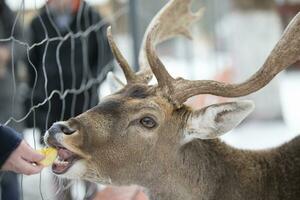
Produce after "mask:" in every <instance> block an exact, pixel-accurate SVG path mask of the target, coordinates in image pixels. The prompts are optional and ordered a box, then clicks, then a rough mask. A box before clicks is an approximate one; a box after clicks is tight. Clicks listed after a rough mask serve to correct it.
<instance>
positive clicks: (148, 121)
mask: <svg viewBox="0 0 300 200" xmlns="http://www.w3.org/2000/svg"><path fill="white" fill-rule="evenodd" d="M140 123H141V124H142V125H143V126H144V127H146V128H154V127H155V126H156V122H155V121H154V119H152V118H151V117H144V118H142V119H141V121H140Z"/></svg>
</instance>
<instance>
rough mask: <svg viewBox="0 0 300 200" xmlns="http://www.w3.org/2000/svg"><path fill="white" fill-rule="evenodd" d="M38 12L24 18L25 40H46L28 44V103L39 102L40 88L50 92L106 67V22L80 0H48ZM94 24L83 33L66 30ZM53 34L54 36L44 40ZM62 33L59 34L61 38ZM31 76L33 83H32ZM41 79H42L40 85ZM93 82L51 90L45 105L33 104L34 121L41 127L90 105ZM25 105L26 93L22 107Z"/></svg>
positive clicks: (30, 122) (93, 96) (109, 57)
mask: <svg viewBox="0 0 300 200" xmlns="http://www.w3.org/2000/svg"><path fill="white" fill-rule="evenodd" d="M39 16H40V17H39ZM39 16H37V17H35V18H34V19H33V20H32V22H31V24H30V31H29V33H30V44H31V45H33V44H37V43H40V42H42V41H43V40H45V39H47V41H44V42H42V43H41V44H39V45H37V46H35V47H34V48H32V49H31V50H30V62H28V70H29V86H30V88H31V89H32V90H33V89H34V93H33V105H36V104H38V103H41V102H43V101H44V100H45V99H46V96H47V95H46V93H47V94H48V95H50V94H51V92H52V91H54V90H58V91H60V92H64V91H65V90H67V89H79V88H80V87H81V86H84V85H85V84H86V83H87V82H88V80H90V79H92V78H97V76H98V75H100V74H105V73H107V71H104V69H107V68H105V67H106V65H107V64H108V63H110V61H111V60H112V54H111V51H110V47H109V44H108V41H107V38H106V29H107V24H106V23H105V22H104V21H103V20H102V18H101V16H100V15H99V13H98V12H97V11H95V10H94V9H93V8H92V7H91V6H89V5H88V4H87V3H86V2H84V1H81V0H49V1H48V2H47V4H46V5H45V6H44V7H42V8H41V9H40V11H39ZM96 24H98V25H99V27H98V28H96V29H94V30H93V31H91V32H89V33H88V34H87V35H82V34H81V35H79V36H78V35H77V36H74V35H72V36H70V35H68V34H77V33H78V32H84V31H86V30H87V29H89V28H91V27H92V26H94V25H96ZM67 35H68V36H67ZM57 37H59V38H60V39H57V40H53V41H49V39H51V38H57ZM63 37H65V38H64V39H63V40H61V39H62V38H63ZM48 38H49V39H48ZM109 66H110V65H109ZM34 68H35V69H36V72H37V75H35V70H34ZM45 76H46V77H45ZM104 77H105V76H104ZM35 78H36V79H37V84H36V87H35V88H34V82H35ZM46 80H47V81H48V82H47V87H46V89H45V84H46ZM98 86H99V83H97V84H94V85H93V87H91V88H87V89H85V88H84V89H83V90H82V92H81V93H79V94H75V95H74V94H68V95H67V96H66V97H65V98H64V99H60V97H59V95H57V94H55V95H54V96H53V98H51V99H50V101H49V102H50V103H49V104H50V106H49V105H48V102H47V103H46V104H45V105H43V106H41V107H39V108H38V109H36V118H35V121H36V124H35V127H36V128H38V129H40V131H41V132H42V133H44V132H45V131H46V130H47V129H48V128H49V127H50V126H51V125H52V123H54V122H56V121H60V120H66V119H69V118H70V117H73V116H76V115H78V114H80V113H82V112H84V111H85V110H87V109H89V108H91V107H93V106H95V105H96V104H97V103H98V95H97V89H98ZM31 106H32V105H31V95H30V94H29V95H28V99H27V101H26V107H27V110H29V109H30V108H31ZM48 111H49V113H48ZM31 117H32V115H31ZM48 117H49V118H48ZM33 122H34V120H33V119H32V118H28V120H27V125H28V126H29V127H33V126H34V124H33Z"/></svg>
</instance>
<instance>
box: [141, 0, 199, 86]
mask: <svg viewBox="0 0 300 200" xmlns="http://www.w3.org/2000/svg"><path fill="white" fill-rule="evenodd" d="M191 2H192V0H171V1H169V2H168V3H167V4H166V5H165V6H164V7H163V8H162V9H161V10H160V11H159V12H158V13H157V15H156V16H155V17H154V18H153V20H152V21H151V23H150V25H149V26H148V28H147V30H146V34H145V37H144V39H143V44H142V48H141V49H142V50H141V52H140V57H139V58H140V60H139V61H140V66H141V67H142V68H143V67H145V68H146V67H148V66H149V65H150V67H151V69H152V72H153V73H154V74H155V77H156V79H157V80H158V83H159V85H161V86H163V85H166V84H167V85H168V82H170V81H172V80H173V78H172V77H171V76H170V75H169V74H168V72H167V71H166V69H165V67H164V66H163V64H162V62H161V61H160V60H159V59H158V57H157V55H156V53H155V50H154V48H155V46H156V45H157V44H158V43H161V42H163V41H165V40H167V39H170V38H172V37H175V36H178V35H183V36H185V37H187V38H188V39H192V36H191V34H190V31H189V26H190V25H191V24H193V23H194V22H196V21H197V20H198V19H199V18H200V17H201V16H202V15H203V11H204V9H203V8H202V9H200V10H199V11H198V12H196V13H192V12H191V11H190V4H191ZM151 62H152V63H151Z"/></svg>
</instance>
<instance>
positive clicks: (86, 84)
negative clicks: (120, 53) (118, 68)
mask: <svg viewBox="0 0 300 200" xmlns="http://www.w3.org/2000/svg"><path fill="white" fill-rule="evenodd" d="M81 2H82V1H81ZM35 4H36V2H35ZM45 9H46V13H47V17H48V18H49V20H50V23H51V25H52V26H53V27H54V29H55V31H56V32H57V33H58V36H56V37H51V36H50V35H49V33H48V30H47V28H46V25H45V22H44V21H43V19H42V17H41V15H40V12H39V9H38V8H37V6H35V8H34V11H32V12H35V13H36V16H37V17H38V19H39V21H40V23H41V25H42V27H43V31H44V35H45V37H44V39H43V40H41V41H40V42H38V43H33V44H30V42H29V41H26V40H25V41H24V40H21V39H19V38H17V37H15V31H16V27H17V24H21V25H22V27H23V28H24V26H25V21H24V19H25V12H26V10H25V0H22V1H21V3H20V6H19V9H18V11H17V13H16V15H15V19H14V22H13V26H12V29H11V34H10V36H9V37H7V38H1V39H0V45H1V44H2V43H10V44H11V46H10V48H11V49H10V50H11V75H12V80H11V81H12V88H13V95H12V98H11V101H12V102H11V105H12V106H11V115H10V117H9V118H8V119H7V120H6V121H4V122H1V123H2V124H4V125H8V126H9V125H11V124H12V123H23V122H24V121H25V120H26V119H28V118H29V116H30V115H31V114H32V116H33V129H32V130H31V129H30V130H31V132H32V138H33V140H34V148H35V149H36V148H37V146H38V145H37V144H38V139H37V130H36V119H37V117H38V116H37V115H36V110H37V109H38V108H40V107H42V106H44V105H48V107H47V108H48V111H47V116H46V121H45V129H47V128H48V127H49V125H50V124H49V114H50V111H51V109H52V108H51V100H52V99H53V97H54V96H55V95H58V96H59V98H60V100H61V101H62V109H61V115H60V116H61V117H60V119H61V120H63V118H64V114H65V108H66V105H65V99H66V97H67V95H69V94H72V95H73V97H72V105H71V116H74V114H75V106H76V95H78V94H81V93H83V94H84V103H83V107H82V111H85V110H86V109H87V108H88V105H89V101H91V99H90V97H89V96H88V93H87V91H88V90H90V89H91V88H93V86H98V85H99V84H100V83H101V82H102V81H103V80H104V78H105V76H106V74H107V72H108V71H109V70H111V69H112V63H109V64H108V65H106V66H105V67H104V68H102V69H101V72H100V71H99V68H98V69H97V76H95V77H93V76H91V75H90V73H91V72H90V71H89V61H88V56H89V55H87V52H88V51H87V44H86V38H87V37H88V36H89V35H90V34H91V33H93V32H97V31H98V30H99V29H100V28H101V27H103V26H104V25H106V24H107V23H108V22H114V21H115V20H116V19H117V18H119V17H121V16H124V15H125V14H126V13H127V12H128V7H127V6H125V7H122V8H121V9H119V10H117V11H116V12H114V13H113V14H112V15H110V16H107V17H105V18H102V20H101V21H98V22H97V23H95V24H92V25H90V26H89V27H88V28H87V29H85V30H84V29H82V27H81V26H80V21H79V20H77V22H76V23H77V27H79V30H78V31H77V32H73V31H72V30H71V28H70V27H69V26H68V27H67V31H68V33H67V34H66V35H61V34H60V31H59V30H58V27H57V25H56V23H55V22H54V20H53V19H52V16H53V15H52V14H51V11H50V9H49V6H48V4H47V3H46V2H45ZM78 16H84V20H85V22H86V23H89V21H88V20H89V18H88V15H87V12H85V11H84V9H83V6H82V3H81V5H80V7H79V10H78ZM78 18H79V17H78ZM24 32H25V31H23V34H24ZM75 39H80V41H81V42H82V44H83V45H82V60H83V68H84V69H83V78H82V81H81V84H80V86H79V87H76V82H77V80H76V72H75V68H74V66H75ZM67 40H70V41H71V47H70V51H71V66H70V67H71V76H72V83H71V88H67V87H65V85H64V77H63V68H64V67H66V66H63V64H62V62H61V59H60V55H61V47H62V45H63V44H64V42H65V41H67ZM52 42H59V43H58V46H57V49H56V55H55V58H56V62H57V66H58V77H59V82H60V89H59V90H58V89H54V90H52V91H51V92H50V93H48V81H49V80H48V75H47V70H46V67H45V65H46V62H47V60H46V55H47V50H48V48H49V45H50V44H51V43H52ZM97 44H98V48H99V49H101V48H102V45H101V38H100V36H99V35H97ZM43 45H45V50H44V52H43V55H42V71H43V76H44V92H45V98H44V99H43V100H42V101H40V102H39V103H35V102H34V94H35V92H36V88H37V84H38V82H37V81H38V70H37V67H36V66H35V65H34V63H33V62H32V60H31V58H30V51H31V50H32V49H34V48H36V47H40V46H43ZM20 46H22V47H23V48H24V49H26V50H25V52H24V54H25V57H26V60H27V62H28V63H29V64H28V66H27V67H30V68H32V70H31V71H33V73H34V83H33V87H32V90H31V93H30V109H29V110H27V111H26V113H24V114H23V116H20V117H16V116H15V115H14V113H15V109H16V107H15V105H16V98H17V95H18V90H17V80H16V79H17V78H16V65H17V63H15V51H16V48H20ZM100 52H101V50H100ZM100 58H101V56H98V59H100ZM99 63H101V60H98V64H99ZM93 95H97V93H96V92H95V94H93ZM0 112H1V111H0ZM2 178H3V177H2V175H1V176H0V183H1V179H2ZM43 178H44V177H43V173H40V175H39V188H38V193H39V196H40V199H43V200H44V199H55V198H57V195H58V194H59V193H60V192H61V191H65V190H67V189H68V188H70V187H71V186H72V185H73V184H74V182H69V183H68V184H63V182H64V180H58V179H57V180H54V185H58V186H57V188H58V190H57V191H56V192H55V193H54V194H53V195H52V196H51V197H49V196H48V197H46V196H45V195H44V191H45V190H47V189H48V188H43V187H44V186H43V185H42V180H43ZM23 181H24V177H23V175H20V194H21V199H24V185H23ZM0 198H1V197H0ZM75 198H76V197H75Z"/></svg>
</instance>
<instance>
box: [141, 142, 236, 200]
mask: <svg viewBox="0 0 300 200" xmlns="http://www.w3.org/2000/svg"><path fill="white" fill-rule="evenodd" d="M231 150H232V149H231V148H230V147H229V146H227V145H226V144H223V143H222V142H221V141H219V140H213V141H208V140H205V141H201V140H199V141H193V142H192V143H190V144H189V145H187V146H183V147H182V148H181V149H179V150H177V152H176V151H174V155H173V156H169V155H168V156H166V157H165V158H163V159H164V160H163V161H162V163H163V164H162V165H161V166H160V167H159V168H156V169H154V171H152V172H151V173H149V174H152V176H151V177H146V176H145V177H144V179H143V180H142V181H141V182H139V183H138V184H140V185H142V186H144V187H146V188H147V189H148V190H149V194H150V196H151V200H152V199H155V200H160V199H161V200H167V199H172V200H177V199H178V200H179V199H186V200H194V199H197V200H207V199H212V198H213V197H214V196H215V194H216V192H217V190H220V187H218V186H219V185H220V182H222V183H224V180H226V182H227V183H228V182H231V181H232V182H234V179H235V177H236V176H235V174H234V170H233V169H232V168H233V166H232V165H230V164H229V163H228V162H227V161H226V160H228V159H231V158H230V151H231ZM160 155H162V154H160ZM169 158H171V159H169ZM224 169H225V170H224ZM229 172H230V173H229ZM153 174H155V175H154V176H153Z"/></svg>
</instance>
